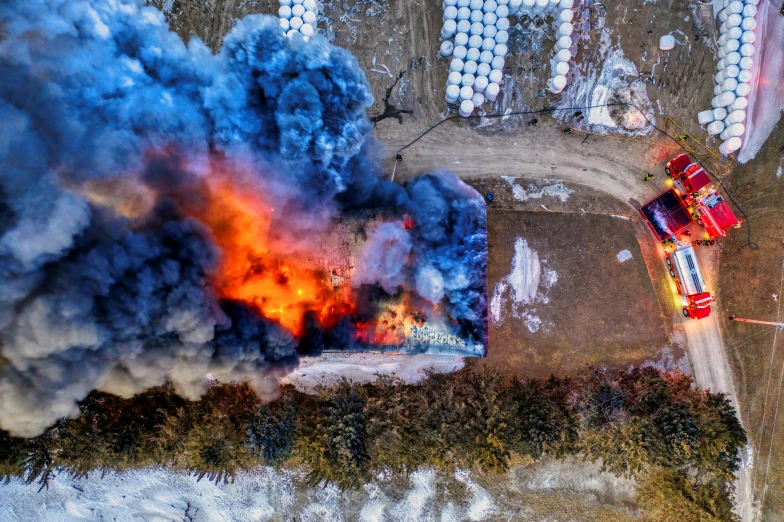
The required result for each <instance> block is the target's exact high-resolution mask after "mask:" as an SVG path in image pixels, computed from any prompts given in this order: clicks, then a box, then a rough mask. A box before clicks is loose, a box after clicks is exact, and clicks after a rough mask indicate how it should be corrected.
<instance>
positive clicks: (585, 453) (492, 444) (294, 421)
mask: <svg viewBox="0 0 784 522" xmlns="http://www.w3.org/2000/svg"><path fill="white" fill-rule="evenodd" d="M745 443H746V436H745V433H744V432H743V429H742V428H741V425H740V423H739V422H738V420H737V418H736V416H735V411H734V409H733V408H732V407H731V406H730V403H729V401H728V400H727V399H726V398H725V397H724V396H723V395H721V394H711V393H709V392H707V391H704V390H699V389H696V388H694V387H693V386H692V380H691V378H690V377H689V376H686V375H682V374H671V373H663V372H659V371H657V370H655V369H653V368H645V369H636V370H633V371H631V372H623V371H616V370H597V369H589V370H586V371H584V372H582V373H580V374H579V375H577V376H576V377H574V378H564V379H560V378H550V379H547V380H528V381H520V380H516V379H513V378H508V377H504V376H501V375H498V374H494V373H487V372H478V371H473V370H466V371H463V372H459V373H454V374H446V375H432V376H430V377H429V378H428V379H427V380H426V381H425V382H424V383H423V384H419V385H408V384H402V383H399V382H396V381H393V380H390V379H379V380H378V381H377V382H375V383H373V384H366V385H357V384H352V383H349V382H344V383H342V384H341V385H339V386H335V387H330V388H325V389H323V390H322V392H321V394H320V395H317V396H311V395H306V394H302V393H299V392H297V391H296V390H294V389H293V388H291V387H285V388H283V389H282V395H281V397H280V399H279V400H277V401H274V402H272V403H268V404H260V403H259V400H258V399H257V397H256V395H255V394H254V393H253V391H252V390H251V389H250V388H249V387H247V386H246V385H216V386H214V387H212V388H211V389H210V390H209V391H208V393H207V394H206V395H205V396H204V398H203V399H202V400H200V401H196V402H193V401H187V400H184V399H182V398H181V397H179V396H177V395H176V394H175V393H174V391H173V390H172V389H171V388H169V387H160V388H156V389H153V390H150V391H149V392H147V393H144V394H142V395H138V396H136V397H134V398H132V399H120V398H118V397H116V396H113V395H108V394H105V393H98V392H95V393H92V394H91V395H90V396H88V397H87V399H85V401H84V402H83V403H82V404H81V416H80V417H79V418H77V419H72V420H64V421H62V422H60V423H59V424H57V425H56V426H54V427H52V428H50V429H49V430H47V431H46V433H44V434H43V435H41V436H39V437H36V438H33V439H19V438H15V437H11V436H9V435H8V434H7V433H5V432H0V476H3V477H4V478H5V479H11V478H14V477H18V478H21V479H23V480H26V481H27V482H29V483H32V482H35V481H39V482H40V483H41V484H42V485H45V484H46V482H47V481H48V480H49V479H50V478H51V476H52V474H53V473H54V472H55V471H60V470H62V471H65V472H68V473H72V474H74V475H86V474H87V473H89V472H100V471H103V470H127V469H133V468H144V467H150V466H167V467H170V468H173V469H177V470H183V471H187V472H192V473H196V474H198V475H199V476H200V477H204V476H206V477H208V478H210V479H212V480H221V479H224V480H225V479H228V478H230V477H231V476H232V475H233V474H235V473H236V472H237V471H239V470H244V469H250V468H253V467H255V466H259V465H271V466H284V465H285V466H301V465H304V466H307V468H308V469H309V470H310V475H309V480H310V482H311V483H313V484H316V483H320V482H321V481H324V480H327V481H331V482H334V483H335V484H337V485H339V486H341V487H343V488H355V487H358V486H360V485H361V484H362V483H364V482H366V481H369V480H372V478H373V477H374V476H375V474H376V473H377V472H379V471H381V470H391V471H393V472H399V473H406V472H408V471H413V470H415V469H417V468H418V467H422V466H427V467H436V468H438V469H441V470H445V471H451V470H454V469H456V468H471V469H476V470H481V471H486V472H502V471H505V470H507V469H508V468H509V466H510V462H512V461H513V460H514V459H516V458H520V457H530V458H531V459H534V460H535V459H539V458H541V457H542V456H545V455H553V456H555V457H565V456H568V455H573V456H576V457H578V458H585V459H588V460H591V461H594V460H600V461H601V463H602V466H603V468H604V469H605V470H606V471H610V472H612V473H615V474H619V475H624V476H627V477H634V478H636V479H637V480H638V484H639V487H638V499H639V503H640V505H641V507H642V508H643V509H644V510H645V511H646V512H647V513H648V516H649V518H650V519H651V520H656V521H662V522H663V521H677V522H691V521H695V522H696V521H700V522H702V521H708V522H710V521H731V520H735V518H734V515H733V514H732V509H731V508H732V502H731V495H732V492H733V489H732V483H733V480H734V473H735V471H737V469H738V466H739V459H738V449H739V448H740V447H741V446H743V445H744V444H745Z"/></svg>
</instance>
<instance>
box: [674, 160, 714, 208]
mask: <svg viewBox="0 0 784 522" xmlns="http://www.w3.org/2000/svg"><path fill="white" fill-rule="evenodd" d="M664 172H666V173H667V175H668V176H670V177H671V178H672V179H673V181H675V186H676V187H677V188H678V189H679V190H680V191H681V194H683V195H684V196H687V197H688V196H690V195H691V194H694V193H696V192H699V191H700V189H702V188H703V187H707V186H708V185H710V181H711V180H710V176H708V173H707V172H705V169H703V168H702V165H700V164H699V163H697V162H696V161H695V162H692V161H691V159H690V158H689V155H688V154H680V155H678V156H675V157H674V158H672V159H671V160H670V161H668V162H667V166H666V167H664Z"/></svg>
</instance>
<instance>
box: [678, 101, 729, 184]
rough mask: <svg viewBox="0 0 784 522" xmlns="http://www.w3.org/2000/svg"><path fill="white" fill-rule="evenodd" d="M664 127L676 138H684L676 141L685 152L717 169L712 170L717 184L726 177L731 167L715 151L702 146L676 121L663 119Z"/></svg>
mask: <svg viewBox="0 0 784 522" xmlns="http://www.w3.org/2000/svg"><path fill="white" fill-rule="evenodd" d="M664 127H665V128H666V129H668V130H671V131H673V132H674V133H675V134H676V135H677V136H678V138H680V137H681V136H686V137H688V138H689V139H688V140H681V139H678V144H679V145H680V146H681V148H683V150H685V151H686V152H688V153H690V154H693V155H694V156H695V157H697V158H699V159H700V160H702V161H705V160H710V161H711V163H713V164H714V165H715V166H716V167H717V168H714V169H713V170H714V171H715V172H716V178H718V180H719V183H721V182H722V181H723V180H724V176H726V175H727V174H728V173H729V171H730V169H731V168H732V165H731V164H730V163H728V162H726V161H724V160H723V159H721V154H720V153H719V152H716V151H715V150H713V149H711V148H710V147H708V146H706V145H703V144H702V142H701V141H700V140H698V139H697V138H695V137H694V136H692V135H691V134H690V133H689V132H688V131H686V129H684V128H683V127H682V126H681V125H680V124H679V123H678V122H677V121H675V120H673V119H672V118H670V117H669V116H667V117H666V118H664ZM691 144H695V145H697V146H698V147H697V148H695V147H692V146H691Z"/></svg>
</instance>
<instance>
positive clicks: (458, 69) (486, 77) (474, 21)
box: [440, 0, 549, 117]
mask: <svg viewBox="0 0 784 522" xmlns="http://www.w3.org/2000/svg"><path fill="white" fill-rule="evenodd" d="M510 1H513V0H444V2H443V7H444V16H443V22H444V25H443V27H442V28H441V39H442V40H443V41H442V43H441V48H440V54H441V56H443V57H445V58H448V57H451V62H450V64H449V71H450V72H449V77H448V78H447V88H446V96H445V99H446V101H447V103H450V104H451V103H459V104H460V106H459V110H458V112H459V114H460V115H461V116H463V117H468V116H470V115H471V114H472V113H473V111H474V109H476V108H478V107H480V106H481V105H482V104H483V103H484V102H485V101H495V99H496V98H497V97H498V94H499V92H500V91H501V88H500V83H501V82H502V81H503V72H502V71H503V68H504V58H505V57H506V54H507V52H508V51H509V50H508V48H507V45H506V44H507V42H508V41H509V33H508V30H509V19H508V18H507V17H508V16H509V13H510ZM548 1H549V0H548ZM452 39H454V40H452Z"/></svg>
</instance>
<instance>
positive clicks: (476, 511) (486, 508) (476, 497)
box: [455, 470, 494, 520]
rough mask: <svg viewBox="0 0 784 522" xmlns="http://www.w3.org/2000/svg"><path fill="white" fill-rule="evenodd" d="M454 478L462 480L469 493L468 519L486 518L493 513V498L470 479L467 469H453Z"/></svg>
mask: <svg viewBox="0 0 784 522" xmlns="http://www.w3.org/2000/svg"><path fill="white" fill-rule="evenodd" d="M455 479H456V480H457V481H458V482H462V483H463V484H465V485H466V488H468V491H469V492H470V493H471V500H470V502H469V505H468V511H467V513H466V514H467V515H468V519H469V520H487V519H488V518H489V517H490V515H492V514H493V511H494V510H493V498H492V497H491V496H490V493H488V491H487V490H486V489H485V488H483V487H482V486H480V485H479V484H477V483H476V482H474V481H473V480H471V474H470V473H469V472H468V470H457V471H455Z"/></svg>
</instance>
